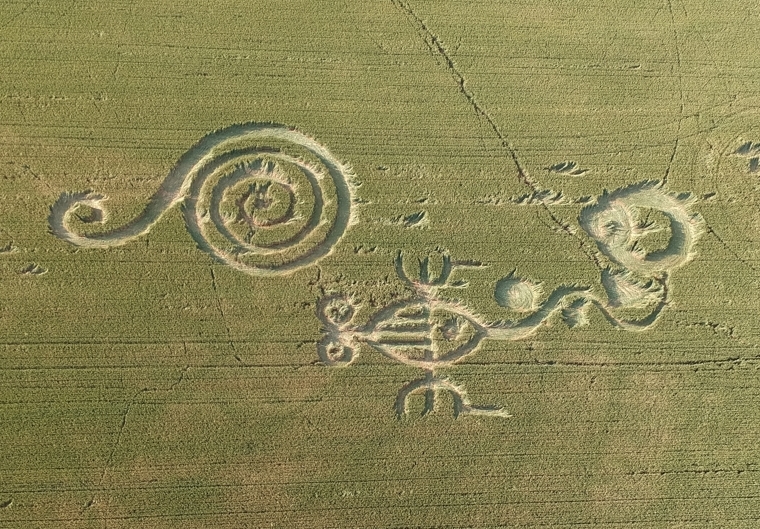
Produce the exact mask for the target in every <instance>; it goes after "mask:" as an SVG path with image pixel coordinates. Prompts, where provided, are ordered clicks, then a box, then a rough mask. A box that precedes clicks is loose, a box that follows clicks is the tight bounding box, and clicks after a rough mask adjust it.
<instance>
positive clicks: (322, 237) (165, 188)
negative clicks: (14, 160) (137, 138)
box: [49, 123, 352, 275]
mask: <svg viewBox="0 0 760 529" xmlns="http://www.w3.org/2000/svg"><path fill="white" fill-rule="evenodd" d="M351 177H352V173H351V171H350V169H349V168H348V167H347V166H345V165H343V164H342V163H340V162H339V161H338V160H337V159H336V158H335V157H334V156H333V155H332V154H331V153H330V152H329V151H328V150H327V149H326V148H325V147H323V146H322V145H320V144H319V143H317V142H316V141H315V140H313V139H312V138H309V137H308V136H306V135H304V134H302V133H301V132H298V131H296V130H293V129H291V128H288V127H285V126H282V125H274V124H260V123H248V124H243V125H233V126H231V127H228V128H225V129H222V130H219V131H216V132H213V133H211V134H209V135H207V136H206V137H204V138H203V139H201V140H200V141H199V142H198V143H197V144H196V145H195V146H193V147H192V148H191V149H190V150H189V151H187V152H186V153H185V154H184V155H183V156H182V157H181V158H180V159H179V161H178V162H177V164H176V166H175V167H174V168H173V169H172V170H171V171H170V172H169V174H168V176H167V177H166V178H165V179H164V181H163V183H162V184H161V187H160V188H159V190H158V191H157V192H156V193H155V194H154V195H153V197H151V199H150V201H149V202H148V205H147V206H146V207H145V210H144V211H143V212H142V213H141V214H140V215H138V216H137V217H136V218H134V219H133V220H131V221H130V222H128V223H127V224H125V225H123V226H121V227H119V228H116V229H113V230H110V231H106V232H102V233H89V234H86V233H85V234H82V233H80V231H82V230H83V229H86V225H81V224H87V223H102V222H105V221H106V220H107V214H106V213H107V212H106V210H105V208H104V205H103V203H104V201H105V200H106V198H105V197H104V196H102V195H97V194H93V193H64V194H63V195H62V196H61V197H60V198H59V199H58V201H57V202H56V203H55V204H54V205H53V206H52V207H51V211H50V217H49V222H50V229H51V231H52V233H53V234H54V235H55V236H57V237H59V238H61V239H63V240H65V241H67V242H69V243H71V244H74V245H76V246H81V247H85V248H108V247H112V246H118V245H122V244H126V243H128V242H130V241H132V240H133V239H136V238H138V237H140V236H142V235H144V234H146V233H147V232H148V231H149V230H150V229H151V227H152V226H153V225H154V224H155V223H156V222H157V221H158V220H159V219H160V218H161V216H162V215H163V214H164V213H165V212H166V211H167V210H168V209H170V208H171V207H172V206H174V205H175V204H177V203H179V202H182V203H183V215H184V219H185V224H186V226H187V229H188V231H189V232H190V234H191V236H192V237H193V239H194V240H195V241H196V243H197V244H198V246H199V247H200V248H201V249H203V250H204V251H206V252H207V253H209V254H210V255H212V256H213V257H214V258H216V259H217V260H218V261H220V262H222V263H224V264H227V265H229V266H231V267H233V268H235V269H237V270H240V271H242V272H245V273H248V274H251V275H275V274H282V273H287V272H290V271H293V270H296V269H299V268H302V267H304V266H307V265H309V264H312V263H314V262H316V261H318V260H319V259H321V258H323V257H324V256H325V255H327V254H328V253H329V252H330V250H331V249H332V248H333V247H334V246H335V244H336V243H337V242H338V240H339V239H340V237H341V236H342V235H343V233H344V232H345V230H346V228H347V227H348V225H349V223H350V221H351V203H352V189H351ZM83 207H88V208H90V209H91V213H90V215H88V216H82V215H77V214H76V213H77V211H78V210H80V209H82V208H83ZM77 223H79V224H80V225H77ZM78 230H79V231H78Z"/></svg>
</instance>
